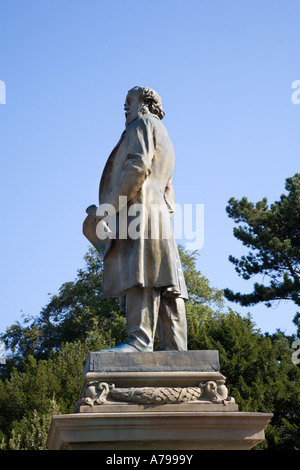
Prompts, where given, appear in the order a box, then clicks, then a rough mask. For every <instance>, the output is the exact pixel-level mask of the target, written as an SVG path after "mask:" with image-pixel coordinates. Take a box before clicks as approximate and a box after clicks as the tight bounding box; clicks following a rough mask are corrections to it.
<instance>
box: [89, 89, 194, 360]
mask: <svg viewBox="0 0 300 470" xmlns="http://www.w3.org/2000/svg"><path fill="white" fill-rule="evenodd" d="M124 108H125V116H126V126H125V127H126V128H125V131H124V132H123V134H122V136H121V138H120V140H119V142H118V144H117V145H116V147H115V148H114V149H113V151H112V153H111V155H110V156H109V158H108V160H107V162H106V165H105V168H104V171H103V174H102V178H101V182H100V189H99V204H100V206H99V208H98V209H97V208H96V206H90V207H89V208H88V209H87V212H88V214H89V215H88V217H87V219H86V221H85V223H84V230H83V231H84V233H85V235H86V236H87V237H88V238H89V239H90V241H91V242H92V243H93V244H94V246H96V247H97V248H98V249H99V246H100V245H99V243H98V241H97V240H96V241H95V238H93V237H92V236H91V235H90V233H91V232H90V231H89V228H88V227H91V226H93V227H95V224H97V223H99V221H101V219H102V221H103V220H106V222H107V221H108V222H109V220H108V219H109V217H114V222H115V224H114V227H115V235H114V236H113V237H112V238H109V239H108V243H107V245H106V247H105V249H103V246H104V245H103V244H102V248H101V249H99V251H102V254H103V265H104V271H103V295H104V296H106V297H113V296H117V297H120V298H121V299H122V301H123V302H124V301H125V308H126V321H127V332H128V339H127V340H126V341H125V342H124V343H122V344H121V345H119V346H117V347H116V348H114V349H113V350H116V351H124V352H135V351H153V342H154V335H155V331H157V333H158V336H159V339H160V343H161V346H162V349H163V350H181V351H182V350H186V349H187V328H186V314H185V300H186V299H187V298H188V296H187V290H186V285H185V281H184V277H183V273H182V269H181V262H180V258H179V255H178V249H177V246H176V242H175V239H174V235H173V231H172V226H171V221H172V216H173V213H174V191H173V185H172V175H173V169H174V161H175V155H174V148H173V145H172V142H171V140H170V138H169V136H168V133H167V130H166V128H165V127H164V125H163V124H162V122H161V120H162V118H163V117H164V115H165V113H164V111H163V108H162V102H161V98H160V96H159V95H158V94H157V93H156V92H155V91H154V90H152V89H150V88H145V87H134V88H132V89H131V90H129V92H128V94H127V97H126V102H125V105H124ZM108 205H109V206H110V207H113V208H114V212H115V213H114V214H113V215H112V214H110V213H109V211H108V212H105V214H106V217H105V215H104V214H103V213H101V211H99V209H101V207H102V208H103V207H104V208H107V207H108ZM99 213H100V215H99ZM137 213H138V214H139V217H138V219H137V218H134V216H135V217H136V216H137ZM107 214H108V217H107ZM137 220H138V224H136V221H137ZM93 224H94V225H93ZM108 225H109V224H108ZM132 227H135V228H136V229H137V228H138V229H139V230H138V231H137V230H135V231H134V230H132ZM110 235H111V234H110Z"/></svg>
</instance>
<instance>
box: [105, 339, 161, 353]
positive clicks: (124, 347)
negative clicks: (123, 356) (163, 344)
mask: <svg viewBox="0 0 300 470" xmlns="http://www.w3.org/2000/svg"><path fill="white" fill-rule="evenodd" d="M152 351H153V348H152V347H150V346H145V347H141V349H138V348H137V347H136V346H134V345H133V344H132V343H129V342H128V341H125V342H124V343H122V344H119V346H116V347H115V348H111V349H101V351H99V352H152Z"/></svg>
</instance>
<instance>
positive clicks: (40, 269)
mask: <svg viewBox="0 0 300 470" xmlns="http://www.w3.org/2000/svg"><path fill="white" fill-rule="evenodd" d="M299 24H300V2H299V0H294V1H293V0H284V1H283V0H282V1H280V0H251V1H250V0H228V1H223V0H215V1H202V0H185V1H182V0H181V1H177V0H159V1H158V0H153V1H152V2H141V1H137V0H127V1H126V0H109V1H102V0H88V1H84V0H26V1H25V0H0V50H1V54H0V80H2V81H4V82H5V84H6V104H5V105H1V104H0V152H1V171H0V178H1V219H2V224H1V233H0V237H1V240H0V246H1V281H0V288H1V293H0V332H4V331H5V329H6V328H7V327H8V326H10V325H12V324H13V323H14V322H15V321H17V320H21V311H23V313H24V314H25V315H33V316H36V315H38V314H39V312H40V310H41V308H42V307H43V306H44V305H46V303H47V302H48V300H49V295H48V293H51V294H55V293H57V292H58V289H59V287H60V286H61V284H62V283H63V282H66V281H72V280H74V278H75V276H76V272H77V269H79V268H81V267H83V266H84V260H83V256H84V254H85V252H86V251H87V247H88V243H87V241H86V239H85V238H84V237H83V235H82V232H81V227H82V221H83V219H84V217H85V208H86V207H87V206H88V205H90V204H93V203H96V204H97V202H98V201H97V195H98V194H97V193H98V184H99V178H100V176H101V172H102V169H103V166H104V164H105V161H106V159H107V157H108V155H109V153H110V151H111V150H112V148H113V146H114V145H115V144H116V142H117V141H118V139H119V136H120V134H121V132H122V131H123V129H124V122H125V120H124V114H123V103H124V100H125V96H126V93H127V90H128V89H130V88H131V87H132V86H135V85H142V86H150V87H152V88H154V89H156V90H157V91H158V92H159V93H160V95H161V97H162V100H163V104H164V108H165V111H166V117H165V119H164V123H165V125H166V127H167V129H168V131H169V134H170V136H171V139H172V141H173V144H174V147H175V151H176V168H175V174H174V186H175V195H176V201H177V203H180V204H184V203H185V204H204V207H205V242H204V246H203V248H202V249H201V250H200V256H199V259H198V264H197V265H198V268H199V269H200V270H201V272H202V273H203V274H204V275H205V276H206V277H207V278H208V279H209V281H210V283H211V285H212V286H214V287H217V288H220V289H222V288H224V287H230V288H231V289H233V290H240V291H242V292H250V291H251V287H252V281H243V280H242V279H240V278H239V277H238V275H237V274H236V273H235V270H234V267H233V265H232V264H231V263H230V262H229V261H228V256H229V254H233V255H235V256H240V255H241V254H242V253H244V252H245V251H244V249H243V247H242V246H241V244H240V243H239V242H238V241H237V240H235V239H234V237H233V234H232V231H233V226H234V223H233V221H232V220H231V219H229V218H228V216H227V214H226V212H225V207H226V204H227V201H228V199H229V198H230V197H231V196H234V197H236V198H241V197H243V196H247V197H248V199H249V200H252V201H255V202H256V201H258V200H260V199H262V198H263V197H267V198H268V201H269V202H270V203H272V202H274V201H275V200H278V199H279V197H280V194H281V193H283V192H284V185H285V179H286V178H287V177H290V176H293V175H294V174H295V173H296V172H299V155H300V141H299V129H300V104H299V105H295V104H293V103H292V101H291V95H292V92H293V90H292V88H291V85H292V82H293V81H295V80H299V79H300V66H299V64H300V61H299V55H300V51H299ZM229 305H230V306H231V307H233V308H234V310H236V311H238V312H240V313H242V314H245V313H246V312H248V311H249V312H250V313H251V315H252V318H253V320H254V322H255V323H256V325H257V327H258V328H260V329H261V330H262V332H265V331H269V332H274V331H276V329H277V328H280V329H282V330H283V331H285V332H286V333H293V332H295V326H294V325H293V323H292V318H293V317H294V315H295V312H296V308H295V306H294V304H292V303H288V302H287V303H284V302H283V303H281V304H280V305H279V306H278V307H277V308H272V309H268V308H267V307H265V306H264V305H260V306H257V307H252V308H247V309H242V308H241V307H239V306H238V305H236V304H229Z"/></svg>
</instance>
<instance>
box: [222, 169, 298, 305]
mask: <svg viewBox="0 0 300 470" xmlns="http://www.w3.org/2000/svg"><path fill="white" fill-rule="evenodd" d="M285 188H286V191H287V194H282V195H281V197H280V200H279V201H277V202H275V203H274V204H271V205H270V206H268V204H267V199H266V198H264V199H263V200H262V201H259V202H257V203H256V204H254V203H252V202H249V201H248V200H247V198H246V197H244V198H242V199H241V200H240V201H238V200H236V199H234V198H231V199H230V200H229V204H228V206H227V207H226V210H227V213H228V215H229V217H231V218H232V219H233V220H234V221H235V222H236V223H237V224H241V225H239V226H238V227H235V228H234V231H233V233H234V236H235V237H236V238H237V239H238V240H240V241H241V242H242V243H243V245H244V246H246V247H247V248H250V249H251V250H252V251H250V252H249V254H248V255H247V256H242V257H241V259H237V258H235V257H233V256H230V257H229V260H230V261H231V262H232V263H233V264H234V265H235V269H236V271H237V273H238V274H239V275H240V276H242V278H243V279H246V280H248V279H250V278H252V277H253V276H255V275H258V274H261V275H263V277H264V278H265V277H266V278H267V279H269V284H268V285H265V284H264V283H263V282H261V283H259V282H256V283H255V284H254V287H253V292H252V293H249V294H241V293H240V292H237V293H234V292H233V291H232V290H230V289H225V291H224V294H225V296H226V298H227V299H228V300H230V301H233V302H238V303H240V304H241V305H243V306H250V305H255V304H257V303H259V302H264V303H265V304H266V305H267V306H271V304H272V302H274V301H278V300H279V301H280V300H282V299H287V300H292V301H293V302H295V304H296V305H300V174H299V173H296V174H295V175H294V176H293V177H292V178H287V179H286V186H285Z"/></svg>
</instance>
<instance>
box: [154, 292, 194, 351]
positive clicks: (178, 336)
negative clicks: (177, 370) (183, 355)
mask: <svg viewBox="0 0 300 470" xmlns="http://www.w3.org/2000/svg"><path fill="white" fill-rule="evenodd" d="M157 333H158V337H159V339H160V343H161V346H162V349H163V350H177V351H186V350H187V324H186V314H185V303H184V300H183V299H182V298H180V297H166V296H164V295H163V294H162V295H161V299H160V308H159V313H158V321H157Z"/></svg>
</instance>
